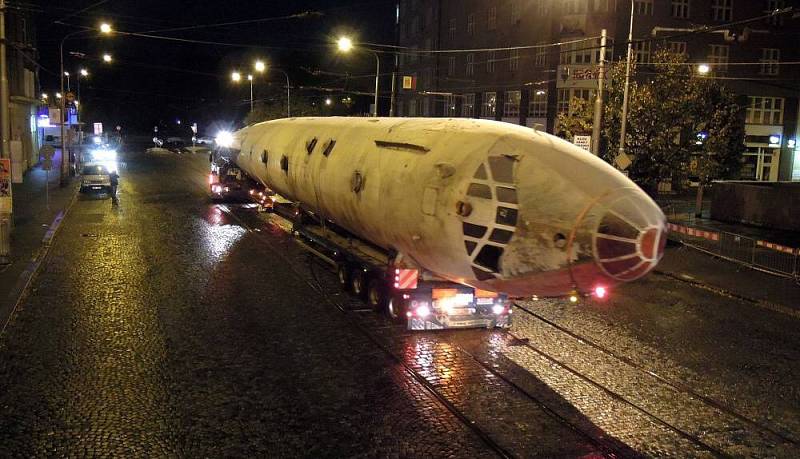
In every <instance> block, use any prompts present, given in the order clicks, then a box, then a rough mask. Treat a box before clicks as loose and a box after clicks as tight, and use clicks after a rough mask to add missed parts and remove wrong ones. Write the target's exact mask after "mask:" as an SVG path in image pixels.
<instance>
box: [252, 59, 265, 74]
mask: <svg viewBox="0 0 800 459" xmlns="http://www.w3.org/2000/svg"><path fill="white" fill-rule="evenodd" d="M255 67H256V72H263V71H265V70H267V64H265V63H264V61H256V64H255Z"/></svg>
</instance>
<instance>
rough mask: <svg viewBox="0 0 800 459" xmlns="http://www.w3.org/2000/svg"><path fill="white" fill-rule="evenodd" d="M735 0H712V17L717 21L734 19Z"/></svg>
mask: <svg viewBox="0 0 800 459" xmlns="http://www.w3.org/2000/svg"><path fill="white" fill-rule="evenodd" d="M732 3H733V0H711V18H712V19H713V20H715V21H731V20H733V6H732V5H731V4H732Z"/></svg>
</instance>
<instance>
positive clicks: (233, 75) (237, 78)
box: [231, 72, 242, 81]
mask: <svg viewBox="0 0 800 459" xmlns="http://www.w3.org/2000/svg"><path fill="white" fill-rule="evenodd" d="M241 79H242V74H241V73H239V72H233V73H231V80H233V81H240V80H241Z"/></svg>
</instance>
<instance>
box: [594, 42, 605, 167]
mask: <svg viewBox="0 0 800 459" xmlns="http://www.w3.org/2000/svg"><path fill="white" fill-rule="evenodd" d="M606 34H607V32H606V29H603V30H602V31H601V32H600V62H599V63H598V64H599V71H598V75H597V97H596V98H595V100H594V122H593V123H592V153H594V155H595V156H599V155H600V124H601V123H602V122H603V88H604V87H605V83H606V82H605V79H606Z"/></svg>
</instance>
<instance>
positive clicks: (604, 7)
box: [594, 0, 617, 13]
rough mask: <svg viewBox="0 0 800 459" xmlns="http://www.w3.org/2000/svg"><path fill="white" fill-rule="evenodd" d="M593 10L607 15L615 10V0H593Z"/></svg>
mask: <svg viewBox="0 0 800 459" xmlns="http://www.w3.org/2000/svg"><path fill="white" fill-rule="evenodd" d="M594 10H595V11H597V12H603V13H609V12H613V11H616V10H617V0H594Z"/></svg>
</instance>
